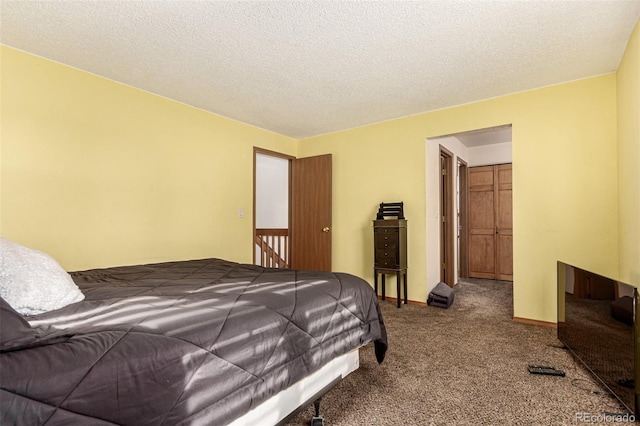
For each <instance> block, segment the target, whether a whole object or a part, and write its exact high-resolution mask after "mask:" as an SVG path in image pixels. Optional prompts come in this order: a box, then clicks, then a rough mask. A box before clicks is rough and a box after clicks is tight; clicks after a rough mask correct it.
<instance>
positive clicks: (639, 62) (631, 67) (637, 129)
mask: <svg viewBox="0 0 640 426" xmlns="http://www.w3.org/2000/svg"><path fill="white" fill-rule="evenodd" d="M617 81H618V84H617V87H618V97H617V99H618V185H619V186H618V191H619V198H620V207H619V215H620V219H619V221H620V223H619V232H620V249H619V250H620V280H622V281H625V282H628V283H632V284H634V285H636V286H640V170H639V169H640V23H638V24H636V28H635V30H634V31H633V34H632V35H631V38H630V39H629V42H628V45H627V49H626V51H625V54H624V56H623V58H622V61H621V63H620V66H619V68H618V72H617Z"/></svg>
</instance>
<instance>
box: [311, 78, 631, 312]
mask: <svg viewBox="0 0 640 426" xmlns="http://www.w3.org/2000/svg"><path fill="white" fill-rule="evenodd" d="M509 123H511V124H513V188H514V197H513V211H514V219H513V222H514V224H513V229H514V231H513V232H514V316H516V317H522V318H529V319H534V320H541V321H549V322H555V320H556V261H557V260H564V261H565V262H568V263H571V264H575V265H578V266H583V267H586V268H588V269H590V270H594V271H599V272H601V273H603V274H605V275H610V276H611V275H614V274H616V273H617V270H618V237H617V235H618V214H617V206H618V198H617V191H616V188H617V172H616V170H617V165H616V162H617V151H616V76H615V74H609V75H604V76H600V77H595V78H590V79H585V80H581V81H577V82H572V83H567V84H562V85H558V86H552V87H547V88H543V89H539V90H534V91H529V92H523V93H518V94H513V95H509V96H505V97H501V98H496V99H491V100H487V101H483V102H478V103H474V104H469V105H464V106H460V107H456V108H450V109H445V110H439V111H434V112H428V113H424V114H419V115H415V116H411V117H406V118H401V119H397V120H392V121H387V122H384V123H379V124H375V125H370V126H366V127H362V128H356V129H351V130H347V131H342V132H337V133H332V134H328V135H324V136H319V137H315V138H310V139H306V140H302V141H300V143H299V146H298V155H299V156H301V157H302V156H307V155H313V154H319V153H325V152H330V153H333V158H334V164H333V167H334V176H333V178H334V186H333V188H334V189H333V191H334V203H333V205H334V209H333V218H334V233H333V238H334V244H333V249H334V252H333V267H334V269H336V270H344V271H347V272H351V273H354V274H357V275H361V276H363V277H367V278H368V279H369V281H372V272H371V268H372V265H373V250H372V244H373V235H372V230H371V220H372V219H373V218H374V216H375V212H376V209H377V205H378V203H380V202H382V201H404V202H405V215H406V217H407V219H408V221H409V243H408V244H409V247H408V251H409V292H408V293H409V299H411V300H417V301H422V302H424V301H425V300H426V288H427V283H426V248H425V246H426V244H425V243H426V239H427V238H434V237H433V236H430V235H427V233H426V220H425V218H426V213H427V212H426V199H425V192H426V188H425V175H426V168H429V167H437V166H438V165H437V164H425V143H427V142H426V139H427V138H430V137H436V136H440V135H445V134H451V133H457V132H462V131H468V130H473V129H479V128H485V127H491V126H497V125H503V124H509ZM434 284H435V283H430V286H431V287H432V286H433V285H434ZM390 287H391V291H390V293H391V295H395V293H394V291H393V287H394V286H390Z"/></svg>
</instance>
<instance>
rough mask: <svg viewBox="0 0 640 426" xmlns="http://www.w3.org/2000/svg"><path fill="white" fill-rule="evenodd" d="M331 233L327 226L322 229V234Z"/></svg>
mask: <svg viewBox="0 0 640 426" xmlns="http://www.w3.org/2000/svg"><path fill="white" fill-rule="evenodd" d="M329 231H331V228H329V227H328V226H325V227H324V228H322V232H329Z"/></svg>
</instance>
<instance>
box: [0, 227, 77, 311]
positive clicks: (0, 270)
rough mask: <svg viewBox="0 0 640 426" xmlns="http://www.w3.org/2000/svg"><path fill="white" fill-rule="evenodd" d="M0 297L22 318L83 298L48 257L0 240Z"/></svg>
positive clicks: (69, 279) (64, 272) (57, 265)
mask: <svg viewBox="0 0 640 426" xmlns="http://www.w3.org/2000/svg"><path fill="white" fill-rule="evenodd" d="M0 297H2V298H3V299H4V300H6V301H7V302H8V303H9V305H11V307H12V308H13V309H15V310H16V311H17V312H19V313H21V314H22V315H36V314H41V313H44V312H48V311H53V310H54V309H60V308H62V307H64V306H67V305H69V304H71V303H75V302H79V301H81V300H83V299H84V294H82V292H81V291H80V289H79V288H78V286H77V285H76V283H74V282H73V280H72V279H71V276H70V275H69V274H68V273H67V272H66V271H65V270H64V269H63V268H62V266H60V265H59V264H58V262H56V261H55V260H54V259H53V258H52V257H51V256H49V255H48V254H45V253H43V252H41V251H37V250H33V249H30V248H27V247H24V246H21V245H20V244H17V243H14V242H12V241H9V240H6V239H4V238H0Z"/></svg>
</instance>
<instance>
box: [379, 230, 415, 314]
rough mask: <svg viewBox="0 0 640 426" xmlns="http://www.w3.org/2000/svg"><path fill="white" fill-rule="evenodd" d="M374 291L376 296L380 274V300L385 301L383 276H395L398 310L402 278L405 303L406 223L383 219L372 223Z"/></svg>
mask: <svg viewBox="0 0 640 426" xmlns="http://www.w3.org/2000/svg"><path fill="white" fill-rule="evenodd" d="M373 241H374V266H373V272H374V290H375V292H376V294H378V274H382V289H381V290H382V300H385V274H395V275H396V280H397V295H398V308H399V307H400V303H401V297H400V294H401V293H400V278H401V277H403V278H404V286H403V287H404V288H403V290H404V303H405V304H406V303H407V221H406V220H405V219H383V220H374V221H373Z"/></svg>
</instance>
